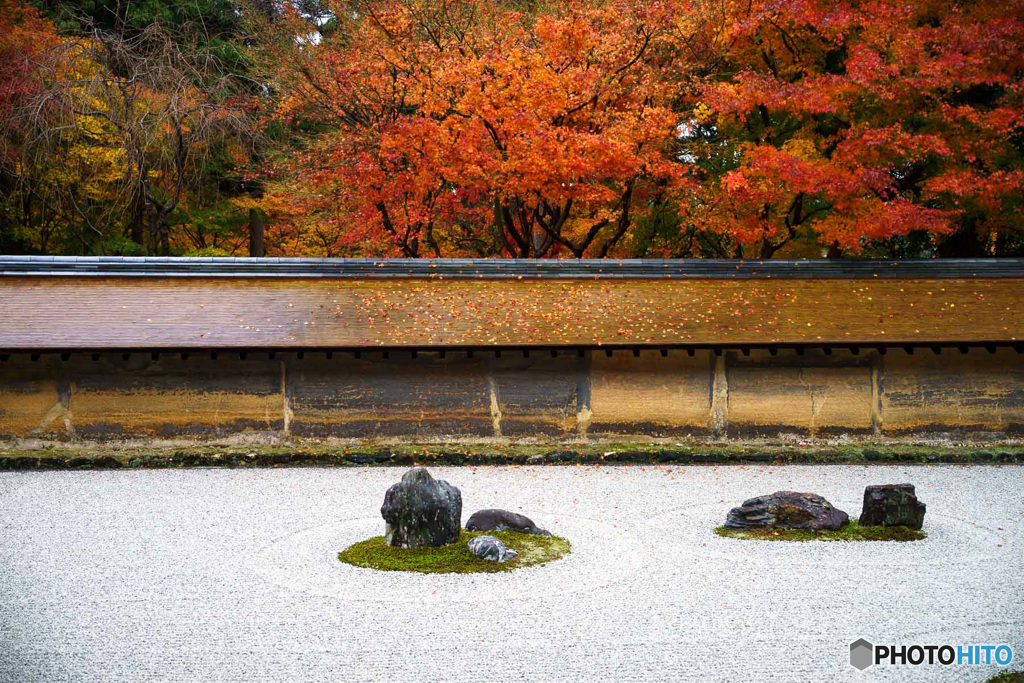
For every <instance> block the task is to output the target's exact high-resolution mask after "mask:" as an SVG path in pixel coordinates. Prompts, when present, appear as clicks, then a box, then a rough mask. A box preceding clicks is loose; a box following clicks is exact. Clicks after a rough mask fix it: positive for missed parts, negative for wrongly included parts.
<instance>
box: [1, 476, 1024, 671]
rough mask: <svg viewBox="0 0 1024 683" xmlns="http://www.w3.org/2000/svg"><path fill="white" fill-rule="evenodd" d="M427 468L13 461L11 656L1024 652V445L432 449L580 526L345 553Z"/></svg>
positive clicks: (175, 658) (546, 665)
mask: <svg viewBox="0 0 1024 683" xmlns="http://www.w3.org/2000/svg"><path fill="white" fill-rule="evenodd" d="M402 471H403V470H401V469H394V468H348V469H273V470H271V469H261V470H227V469H193V470H155V471H111V472H38V473H3V474H0V681H3V682H8V681H10V682H16V683H22V682H24V683H28V682H33V681H45V682H47V683H49V682H51V681H73V682H75V683H77V682H79V681H183V682H189V683H191V682H194V681H245V682H250V681H288V682H291V681H342V680H354V681H356V680H357V681H363V680H378V681H389V682H394V683H399V682H405V681H483V680H500V681H513V680H514V681H519V680H538V681H588V682H589V681H683V680H694V681H768V680H779V681H814V682H819V681H843V680H850V681H876V680H936V679H939V680H957V681H960V680H974V681H983V680H985V679H986V678H988V677H989V676H991V675H993V674H994V673H996V672H997V671H998V670H999V667H996V666H990V667H952V668H943V667H938V666H920V667H912V666H904V667H893V666H888V667H873V668H872V669H869V670H867V671H865V672H863V673H862V672H858V671H856V670H854V669H852V668H851V667H850V666H849V664H848V652H849V649H848V648H849V643H850V642H851V641H853V640H856V639H857V638H859V637H865V638H867V639H868V640H869V641H872V642H878V643H888V642H892V643H906V644H911V643H922V644H931V643H934V644H943V643H953V644H957V643H1007V644H1010V645H1011V646H1012V647H1013V649H1014V651H1015V654H1016V656H1015V660H1016V661H1015V662H1014V666H1013V668H1024V537H1022V536H1024V526H1022V525H1024V495H1022V494H1024V468H1022V467H996V466H978V467H962V466H942V467H938V466H937V467H920V466H868V467H864V466H828V467H824V466H821V467H814V466H808V467H798V466H750V465H748V466H746V467H738V466H730V467H725V466H722V467H711V466H692V467H682V466H666V467H639V466H633V467H496V468H490V467H487V468H485V467H480V468H469V467H466V468H432V469H431V471H432V473H433V474H434V476H435V477H439V478H442V479H447V480H448V481H450V482H451V483H453V484H455V485H456V486H458V487H459V488H460V489H461V490H462V496H463V501H464V507H463V520H465V519H467V518H468V517H469V515H470V514H472V512H474V511H475V510H478V509H480V508H487V507H504V508H508V509H510V510H514V511H516V512H522V513H524V514H526V515H528V516H530V517H531V518H533V520H534V521H535V522H536V523H537V524H538V525H539V526H541V527H543V528H547V529H550V530H551V531H552V532H554V533H556V534H559V535H562V536H565V537H567V538H569V539H570V540H571V541H572V544H573V552H572V554H571V555H569V556H568V557H567V558H565V559H563V560H560V561H557V562H554V563H551V564H549V565H547V566H543V567H534V568H529V569H524V570H519V571H516V572H512V573H509V574H490V575H475V576H474V575H470V576H454V575H429V576H424V575H412V574H402V573H380V572H374V571H371V570H366V569H358V568H355V567H350V566H347V565H343V564H341V563H340V562H338V561H337V558H336V556H337V553H338V551H339V550H341V549H342V548H344V547H345V546H347V545H348V544H350V543H352V542H354V541H357V540H361V539H363V538H366V537H367V536H370V535H376V534H379V533H382V531H383V520H381V519H380V516H379V510H380V505H381V502H382V501H383V498H384V492H385V491H386V490H387V487H388V486H389V485H390V484H392V483H393V482H395V481H397V480H398V479H399V477H400V476H401V474H402ZM900 482H912V483H914V484H915V485H916V486H917V491H918V496H919V497H920V498H921V499H922V500H923V501H924V502H925V503H926V504H927V505H928V513H927V516H926V518H925V527H926V530H927V531H928V532H929V534H930V535H929V538H928V539H927V540H925V541H923V542H917V543H909V544H895V543H857V544H849V543H820V542H818V543H804V544H794V543H756V542H749V541H737V540H731V539H722V538H719V537H717V536H715V535H714V534H713V533H712V528H713V527H714V526H715V525H717V524H720V523H721V522H722V521H723V520H724V517H725V513H726V511H727V510H728V509H729V508H730V507H731V506H733V505H738V504H739V503H740V502H742V501H743V500H744V499H746V498H749V497H753V496H755V495H758V494H763V493H771V492H773V491H776V490H784V489H789V490H796V491H814V492H816V493H819V494H821V495H823V496H825V497H826V498H828V499H829V500H830V501H832V502H833V503H834V504H835V505H837V506H838V507H840V508H842V509H844V510H846V511H847V512H849V513H850V516H851V517H856V516H857V515H859V513H860V505H861V497H862V495H863V490H864V487H865V486H866V485H868V484H885V483H900Z"/></svg>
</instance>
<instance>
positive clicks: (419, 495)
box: [380, 467, 462, 548]
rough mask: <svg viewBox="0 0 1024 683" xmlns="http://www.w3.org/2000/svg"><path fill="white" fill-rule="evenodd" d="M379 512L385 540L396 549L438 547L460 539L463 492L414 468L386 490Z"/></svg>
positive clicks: (420, 469) (422, 470)
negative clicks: (384, 524) (384, 523)
mask: <svg viewBox="0 0 1024 683" xmlns="http://www.w3.org/2000/svg"><path fill="white" fill-rule="evenodd" d="M380 514H381V516H382V517H383V518H384V521H385V522H386V523H387V525H386V527H385V531H384V539H385V541H386V542H387V544H388V545H390V546H393V547H396V548H427V547H433V548H437V547H440V546H443V545H448V544H449V543H454V542H455V541H457V540H458V539H459V531H460V530H461V521H462V493H461V492H460V491H459V489H457V488H456V487H454V486H452V485H451V484H449V483H448V482H446V481H444V480H441V479H437V480H435V479H434V478H433V477H432V476H430V473H429V472H427V470H426V469H424V468H423V467H414V468H413V469H411V470H409V471H408V472H406V473H405V475H403V476H402V481H400V482H398V483H397V484H394V485H393V486H392V487H391V488H389V489H388V492H387V494H385V496H384V505H382V506H381V508H380Z"/></svg>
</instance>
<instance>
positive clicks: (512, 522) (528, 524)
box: [466, 510, 551, 536]
mask: <svg viewBox="0 0 1024 683" xmlns="http://www.w3.org/2000/svg"><path fill="white" fill-rule="evenodd" d="M466 531H518V532H519V533H521V534H533V535H535V536H550V535H551V532H550V531H545V530H544V529H538V528H537V525H536V524H534V523H533V520H532V519H530V518H529V517H526V516H524V515H520V514H518V513H515V512H509V511H508V510H479V511H477V512H474V513H473V515H472V516H471V517H470V518H469V521H468V522H466Z"/></svg>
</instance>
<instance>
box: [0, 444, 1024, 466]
mask: <svg viewBox="0 0 1024 683" xmlns="http://www.w3.org/2000/svg"><path fill="white" fill-rule="evenodd" d="M872 463H876V464H885V463H900V464H908V465H910V464H922V465H927V464H1007V465H1011V464H1024V444H1018V443H1012V444H1002V445H994V444H985V445H974V444H967V445H928V444H907V443H898V442H896V443H893V442H889V443H885V442H880V443H876V442H864V443H855V444H843V445H834V444H820V445H817V444H811V445H794V444H789V443H779V442H768V443H752V444H732V443H730V444H713V443H712V444H707V443H693V444H682V445H666V444H664V443H657V442H631V443H593V444H586V443H573V444H564V445H557V446H556V445H554V444H551V443H544V444H521V445H520V444H495V443H489V442H481V443H458V444H450V445H448V444H443V443H430V444H403V445H393V446H381V445H379V444H366V445H363V446H358V445H356V446H351V447H347V448H337V447H333V448H332V447H325V446H322V445H317V444H310V445H299V446H290V447H284V446H273V447H272V446H264V447H251V446H250V447H240V446H231V447H216V446H202V447H193V448H144V447H138V446H136V447H131V448H128V447H125V448H118V447H116V446H109V447H100V446H88V447H81V448H75V447H68V446H60V447H57V446H53V447H43V448H34V449H17V448H11V449H8V450H0V471H4V470H7V471H11V470H74V469H118V468H164V467H344V466H375V465H381V466H400V467H408V466H412V465H424V466H441V465H473V466H486V465H581V466H582V465H637V466H645V465H670V464H674V465H700V464H710V465H741V464H823V465H824V464H872Z"/></svg>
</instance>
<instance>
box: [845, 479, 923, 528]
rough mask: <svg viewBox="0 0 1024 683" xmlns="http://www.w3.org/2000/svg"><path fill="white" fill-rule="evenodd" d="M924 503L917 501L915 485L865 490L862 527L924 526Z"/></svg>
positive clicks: (874, 487) (889, 485)
mask: <svg viewBox="0 0 1024 683" xmlns="http://www.w3.org/2000/svg"><path fill="white" fill-rule="evenodd" d="M924 511H925V506H924V503H922V502H921V501H919V500H918V499H917V495H916V494H915V493H914V485H913V484H880V485H877V486H868V487H867V488H866V489H864V508H863V509H862V510H861V513H860V525H861V526H905V527H910V528H911V529H918V530H920V529H921V527H922V526H924Z"/></svg>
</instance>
